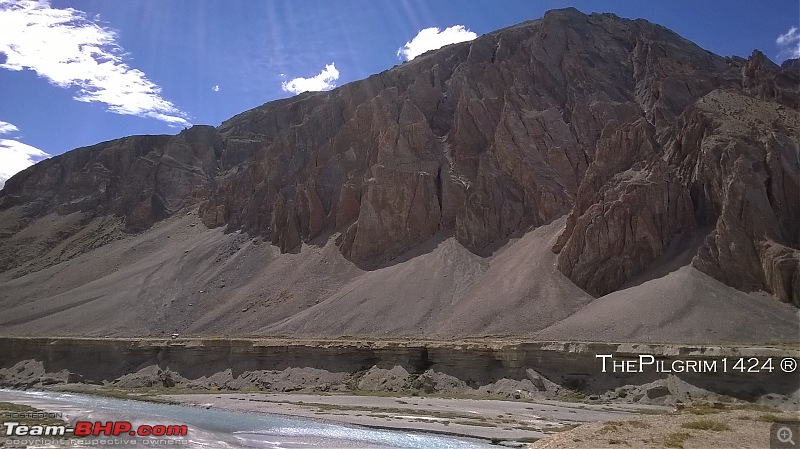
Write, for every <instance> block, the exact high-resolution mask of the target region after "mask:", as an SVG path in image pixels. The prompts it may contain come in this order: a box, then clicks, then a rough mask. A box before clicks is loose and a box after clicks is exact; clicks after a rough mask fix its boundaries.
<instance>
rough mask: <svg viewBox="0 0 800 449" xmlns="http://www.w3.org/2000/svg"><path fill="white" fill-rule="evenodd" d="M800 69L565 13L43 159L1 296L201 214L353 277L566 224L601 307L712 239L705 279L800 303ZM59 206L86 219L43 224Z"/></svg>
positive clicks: (700, 254) (581, 277)
mask: <svg viewBox="0 0 800 449" xmlns="http://www.w3.org/2000/svg"><path fill="white" fill-rule="evenodd" d="M784 66H786V67H785V68H781V67H778V66H777V65H775V64H774V63H772V62H771V61H769V60H768V59H767V58H766V57H765V56H764V55H763V54H761V53H760V52H758V51H755V52H754V53H753V55H751V56H750V58H749V59H742V58H736V57H734V58H723V57H720V56H716V55H713V54H712V53H710V52H708V51H706V50H703V49H701V48H700V47H698V46H696V45H695V44H693V43H691V42H689V41H687V40H686V39H684V38H682V37H680V36H678V35H677V34H675V33H674V32H672V31H669V30H667V29H666V28H664V27H661V26H658V25H654V24H651V23H649V22H647V21H643V20H641V19H639V20H628V19H620V18H618V17H616V16H614V15H613V14H592V15H584V14H582V13H580V12H579V11H577V10H574V9H568V10H557V11H551V12H548V13H547V14H546V15H545V16H544V17H543V18H541V19H538V20H534V21H529V22H524V23H522V24H519V25H515V26H512V27H509V28H505V29H502V30H498V31H496V32H493V33H489V34H486V35H483V36H480V37H479V38H477V39H476V40H474V41H472V42H466V43H460V44H454V45H451V46H448V47H446V48H443V49H440V50H437V51H432V52H428V53H425V54H423V55H421V56H419V57H418V58H415V59H414V60H412V61H410V62H407V63H404V64H401V65H399V66H396V67H394V68H392V69H389V70H387V71H384V72H381V73H380V74H376V75H372V76H370V77H368V78H366V79H364V80H361V81H356V82H353V83H349V84H346V85H344V86H341V87H338V88H337V89H334V90H332V91H328V92H316V93H306V94H300V95H298V96H295V97H291V98H287V99H282V100H276V101H274V102H270V103H267V104H265V105H262V106H259V107H256V108H253V109H251V110H249V111H245V112H243V113H240V114H237V115H236V116H234V117H231V118H230V119H228V120H226V121H225V122H223V123H222V124H221V125H220V126H219V127H216V128H214V127H210V126H201V125H198V126H195V127H192V128H190V129H186V130H184V131H182V132H181V133H180V134H178V135H176V136H132V137H126V138H122V139H118V140H114V141H110V142H104V143H101V144H97V145H95V146H92V147H84V148H81V149H77V150H74V151H72V152H69V153H66V154H65V155H62V156H58V157H56V158H52V159H50V160H48V161H44V162H42V163H40V164H37V165H36V166H34V167H32V168H29V169H27V170H25V171H23V172H21V173H20V174H18V175H16V176H14V177H12V178H11V179H10V180H9V181H8V182H7V183H6V188H4V189H3V190H2V191H0V238H2V240H0V242H2V243H3V244H2V245H1V247H0V270H2V271H3V273H0V274H2V278H0V284H2V283H4V282H11V280H13V279H17V278H24V277H25V276H26V275H27V276H30V275H33V274H35V273H37V272H39V271H41V269H42V268H46V267H50V266H54V265H57V264H58V263H62V262H64V261H67V260H70V259H71V258H73V257H75V256H77V255H79V254H83V253H89V254H91V251H94V250H95V249H97V248H100V247H102V246H103V245H105V244H107V243H108V242H110V241H113V240H115V239H118V238H123V237H124V236H125V235H126V233H143V232H145V233H146V232H148V230H149V229H151V227H152V226H154V225H155V224H157V223H159V222H161V221H163V220H165V219H167V218H169V217H172V216H175V215H176V214H178V213H185V212H186V211H187V210H188V211H192V210H194V209H195V208H196V209H197V214H198V215H197V218H198V220H199V221H200V222H202V224H203V225H204V226H205V227H207V228H212V229H213V228H215V227H224V229H225V231H226V233H234V234H239V235H247V236H249V238H251V239H252V238H264V239H265V240H266V241H268V242H269V243H271V244H273V245H275V246H276V247H277V248H279V249H280V251H281V252H283V253H295V254H297V253H299V252H301V251H302V248H303V247H304V246H307V245H312V246H316V247H318V248H320V249H323V248H327V247H328V242H329V241H331V242H332V244H333V245H334V247H335V248H336V250H337V251H338V253H339V254H340V255H341V256H342V257H343V258H344V260H345V261H346V264H347V263H349V264H353V265H354V266H353V267H352V269H351V268H342V270H344V271H345V272H348V273H351V274H352V273H354V271H352V270H366V272H371V271H373V270H379V269H381V267H391V266H393V265H398V264H403V263H406V262H401V261H403V260H407V258H405V257H404V255H405V254H409V252H410V251H416V249H417V248H422V247H424V246H425V245H428V244H429V243H430V242H431V241H435V240H436V239H437V238H438V239H447V238H448V236H452V239H454V241H455V242H457V243H458V245H460V246H461V247H463V248H465V249H466V250H468V251H470V252H471V253H473V254H475V255H476V256H477V257H490V256H491V255H492V254H493V253H495V252H497V251H498V249H499V248H504V247H505V246H506V245H508V244H509V242H512V241H516V240H517V239H520V238H522V237H523V236H525V235H526V234H528V233H530V232H533V231H535V230H536V229H539V228H541V227H542V226H546V225H549V224H552V223H554V222H556V221H557V220H559V219H560V217H563V216H567V218H566V221H565V222H564V227H563V230H561V231H559V233H558V235H557V236H556V237H555V238H554V240H553V241H552V242H550V243H548V245H549V248H552V251H553V252H554V253H555V254H554V255H553V257H554V258H555V259H554V260H553V261H552V263H554V264H555V265H556V267H557V269H558V272H560V273H563V275H565V276H566V278H568V279H569V280H570V281H571V282H573V283H574V284H575V285H577V286H578V287H580V288H581V289H583V290H584V291H586V292H588V293H589V294H591V295H592V296H594V297H601V296H604V295H606V294H609V293H612V292H616V291H619V290H620V289H621V288H624V286H626V283H627V282H628V281H630V280H631V279H634V278H636V277H637V276H639V275H641V274H642V273H644V272H646V271H648V270H649V271H653V270H655V271H657V270H656V269H657V268H658V265H659V264H661V263H666V262H664V261H663V260H662V259H664V258H665V257H667V256H668V255H669V254H672V252H671V251H673V250H672V249H671V248H673V247H675V246H676V245H680V244H681V243H680V242H682V241H684V240H687V239H690V238H689V236H696V235H697V234H698V233H702V234H703V235H704V236H705V237H703V238H702V239H700V240H702V243H701V244H700V245H699V247H698V248H697V249H692V250H691V251H694V255H693V257H692V261H691V265H692V267H694V269H698V270H700V271H701V272H703V273H705V274H707V275H709V276H711V277H712V278H714V279H716V280H718V281H721V282H723V283H725V284H728V285H730V286H732V287H735V288H737V289H740V290H742V291H745V292H753V291H760V290H764V291H767V292H769V293H771V294H772V295H774V296H775V297H776V298H777V299H779V300H780V301H782V302H786V303H789V304H792V305H794V306H795V307H798V306H800V296H798V295H800V293H799V292H800V267H799V266H800V262H799V261H800V250H799V249H798V248H800V209H798V208H800V206H798V204H800V200H799V199H798V196H800V195H799V194H798V192H800V162H798V159H800V157H798V139H797V137H796V136H797V135H798V132H799V131H800V119H799V118H798V107H799V105H800V102H799V101H798V93H797V92H798V90H797V87H798V86H800V76H798V74H797V73H796V72H795V71H792V70H791V67H793V65H792V64H791V63H788V64H784ZM53 214H58V215H59V216H61V217H71V216H80V217H79V218H76V219H75V220H73V221H70V223H69V224H53V226H52V229H50V228H47V229H49V231H48V233H47V234H41V235H38V236H37V235H27V234H26V233H25V228H26V227H27V226H29V225H31V226H32V228H31V229H33V228H34V227H36V226H38V228H37V229H40V228H41V229H44V228H45V227H46V226H45V225H44V224H43V223H45V222H44V221H42V220H46V219H47V218H46V217H51V216H53ZM76 214H77V215H76ZM51 220H52V222H53V223H56V222H57V221H59V220H62V219H60V218H53V219H51ZM62 221H63V220H62ZM98 221H103V223H104V225H103V226H99V225H97V223H96V222H98ZM36 223H39V224H38V225H37V224H36ZM88 228H91V229H92V231H91V232H89V231H87V230H86V229H88ZM101 229H102V230H101ZM437 236H440V237H437ZM432 239H433V240H432ZM691 239H693V241H694V240H698V239H699V237H691ZM56 250H58V251H56ZM684 252H685V251H684ZM98 254H99V253H98ZM423 254H424V252H423ZM457 257H458V258H463V257H464V256H457ZM541 257H545V256H541ZM459 260H460V259H459ZM667 262H668V261H667ZM336 263H339V262H336ZM307 269H308V270H310V272H309V273H310V274H309V275H310V276H312V277H313V276H314V273H311V272H315V270H317V271H318V270H319V269H318V268H314V267H308V268H307ZM516 269H517V270H521V271H520V272H519V273H516V274H515V275H528V276H531V275H533V273H529V272H527V271H526V270H527V269H526V268H525V267H517V268H516ZM525 273H527V274H525ZM352 275H353V276H355V274H352ZM344 282H345V283H346V281H344ZM554 282H555V281H554ZM558 282H561V281H558ZM336 283H337V284H338V282H336ZM443 285H444V284H443ZM526 291H527V293H526ZM40 294H41V293H40ZM253 294H254V295H255V293H254V292H253ZM542 294H544V293H540V295H542ZM551 294H552V293H551ZM414 295H421V293H419V292H417V293H414V294H413V295H412V297H414ZM481 295H483V293H481ZM515 295H521V297H520V298H529V299H530V300H534V299H535V298H534V296H535V295H534V294H533V293H530V291H528V290H525V289H523V290H520V291H517V293H515ZM529 295H534V296H529ZM573 295H574V293H573ZM184 296H185V295H184ZM312 296H313V295H312ZM578 296H580V295H578ZM578 296H576V298H577V297H578ZM325 298H326V297H325V296H324V295H323V296H319V297H318V299H320V301H322V300H324V299H325ZM11 299H16V300H17V301H18V302H19V300H20V298H11ZM11 299H9V300H11ZM31 299H33V300H36V299H37V298H31ZM23 302H24V300H23ZM303 307H305V306H303ZM312 307H313V306H312ZM570 307H572V306H570ZM570 310H572V309H570ZM787 313H788V312H787ZM268 321H269V320H268ZM0 326H2V324H0ZM517 326H520V324H518V325H517ZM534 327H535V326H534Z"/></svg>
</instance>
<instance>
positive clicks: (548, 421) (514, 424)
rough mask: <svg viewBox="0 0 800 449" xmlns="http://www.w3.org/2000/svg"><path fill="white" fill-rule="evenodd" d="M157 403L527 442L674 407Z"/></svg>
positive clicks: (228, 399) (386, 400)
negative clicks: (581, 427)
mask: <svg viewBox="0 0 800 449" xmlns="http://www.w3.org/2000/svg"><path fill="white" fill-rule="evenodd" d="M155 398H157V399H161V400H166V401H170V402H176V403H179V404H184V405H193V406H198V407H203V408H218V409H223V410H230V411H237V412H255V413H264V414H272V415H288V416H296V417H303V418H308V419H324V420H328V421H334V422H339V423H343V424H350V425H359V426H367V427H373V428H387V429H392V430H413V431H425V432H434V433H440V434H447V435H458V436H466V437H471V438H480V439H484V440H487V441H490V442H494V443H501V442H504V443H506V444H509V445H514V444H515V443H526V442H527V443H530V442H534V441H536V440H539V439H542V438H545V437H546V436H548V435H550V434H552V433H557V432H563V431H567V430H570V429H572V428H574V427H576V426H578V425H580V424H583V423H587V422H598V421H610V420H627V419H634V418H635V417H636V416H638V415H639V414H650V413H668V412H670V411H672V410H673V409H672V407H665V406H653V405H651V406H633V405H630V404H619V405H612V404H606V405H593V404H583V403H570V402H560V401H537V402H515V401H501V400H491V399H483V400H480V399H457V398H433V397H407V396H401V397H381V396H352V395H338V394H336V395H310V394H264V393H244V394H178V395H160V396H155Z"/></svg>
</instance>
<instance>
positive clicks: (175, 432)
mask: <svg viewBox="0 0 800 449" xmlns="http://www.w3.org/2000/svg"><path fill="white" fill-rule="evenodd" d="M3 426H4V427H5V431H6V436H15V437H28V436H65V435H68V434H71V435H74V436H76V437H87V436H101V435H103V436H115V437H117V436H124V435H129V436H140V437H164V436H186V434H187V433H188V432H189V429H188V428H187V427H186V426H184V425H175V424H173V425H161V424H156V425H153V426H151V425H147V424H142V425H139V426H136V427H134V426H133V425H132V424H131V423H130V422H128V421H108V422H105V423H104V422H102V421H95V422H91V421H78V422H76V423H75V427H68V426H43V425H27V426H26V425H21V424H20V423H18V422H5V423H3Z"/></svg>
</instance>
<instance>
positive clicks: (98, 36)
mask: <svg viewBox="0 0 800 449" xmlns="http://www.w3.org/2000/svg"><path fill="white" fill-rule="evenodd" d="M0 30H3V31H2V32H0V53H2V54H4V55H5V56H6V61H5V62H4V63H3V64H0V68H4V69H8V70H14V71H18V70H25V69H27V70H32V71H34V72H36V74H37V75H39V76H40V77H42V78H44V79H46V80H47V81H49V82H50V83H51V84H54V85H56V86H59V87H62V88H70V87H76V88H77V89H78V92H77V94H76V96H75V97H74V98H75V100H78V101H83V102H87V103H90V102H99V103H104V104H106V105H107V106H108V110H109V111H111V112H114V113H117V114H124V115H135V116H139V117H151V118H155V119H157V120H161V121H164V122H167V123H169V124H172V125H183V126H186V125H189V122H187V120H186V114H185V113H184V112H182V111H180V110H179V109H178V108H177V107H175V105H174V104H172V103H171V102H169V101H167V100H165V99H164V98H162V97H161V87H159V86H158V85H156V84H155V83H153V82H152V81H150V80H149V79H147V77H146V76H145V74H144V73H143V72H142V71H140V70H138V69H135V68H132V67H130V66H128V64H126V63H125V62H124V60H123V56H124V53H123V49H122V47H120V46H119V45H118V44H117V43H116V34H115V33H114V32H113V31H111V30H109V29H107V28H104V27H102V26H100V25H98V24H97V23H96V22H95V21H93V20H91V19H90V18H88V17H87V15H86V13H84V12H82V11H79V10H76V9H73V8H67V9H55V8H51V7H50V3H49V1H48V0H38V1H36V0H0Z"/></svg>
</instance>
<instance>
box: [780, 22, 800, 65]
mask: <svg viewBox="0 0 800 449" xmlns="http://www.w3.org/2000/svg"><path fill="white" fill-rule="evenodd" d="M775 43H776V44H778V48H780V50H781V52H780V54H779V55H778V57H782V58H787V59H788V58H800V32H798V30H797V27H791V28H789V31H787V32H786V33H784V34H781V35H780V36H778V38H777V39H775Z"/></svg>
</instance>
